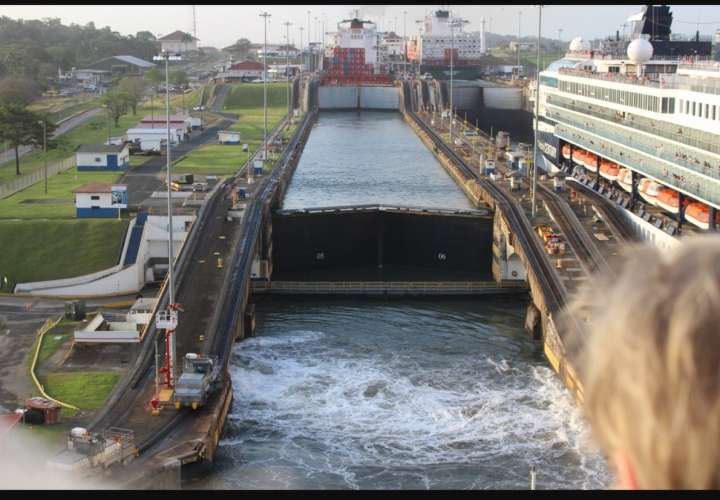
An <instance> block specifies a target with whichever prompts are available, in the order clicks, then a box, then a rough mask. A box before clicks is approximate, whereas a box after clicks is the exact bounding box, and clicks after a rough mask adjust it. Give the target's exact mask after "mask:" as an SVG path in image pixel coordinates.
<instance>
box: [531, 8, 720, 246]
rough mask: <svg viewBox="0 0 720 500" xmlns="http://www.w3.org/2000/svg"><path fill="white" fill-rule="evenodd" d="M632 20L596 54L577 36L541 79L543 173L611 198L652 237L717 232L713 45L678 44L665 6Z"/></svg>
mask: <svg viewBox="0 0 720 500" xmlns="http://www.w3.org/2000/svg"><path fill="white" fill-rule="evenodd" d="M628 21H629V23H630V32H629V33H628V34H627V35H626V36H624V37H620V34H619V33H616V35H615V36H614V37H610V38H608V40H605V41H604V42H603V43H602V44H601V45H600V46H599V47H597V48H593V47H591V45H590V43H588V42H587V41H585V40H583V39H582V38H575V39H574V40H573V41H572V42H571V43H570V46H569V50H568V52H567V53H566V55H565V57H563V58H562V59H560V60H558V61H555V62H553V63H552V64H550V65H549V66H548V67H547V69H546V70H544V71H541V72H540V75H539V77H540V91H539V94H540V97H539V99H540V102H539V113H538V114H539V120H538V127H537V128H538V148H539V150H540V151H541V152H542V155H541V157H540V158H539V160H538V163H539V165H538V166H539V167H540V168H543V169H544V170H546V171H550V172H552V171H558V170H560V171H563V172H564V173H566V174H569V175H572V176H573V177H575V178H576V179H577V180H580V181H582V182H584V183H585V184H587V185H589V186H591V187H593V188H594V189H596V190H598V191H600V192H601V193H603V194H605V195H606V196H609V197H611V198H612V199H613V200H615V201H616V202H617V203H618V204H620V205H621V206H622V207H624V208H626V209H627V214H628V216H629V217H630V218H631V219H632V220H633V222H634V223H635V224H636V227H637V228H638V229H639V230H640V232H641V234H642V236H643V237H644V238H646V239H648V240H652V241H656V242H658V243H662V242H667V241H668V238H670V239H673V240H674V237H675V236H677V235H679V234H683V233H689V232H692V231H707V230H715V229H716V227H717V225H718V224H720V214H719V213H718V208H720V64H718V63H716V62H713V61H711V57H710V56H711V42H710V41H702V40H700V37H699V34H696V36H695V37H694V38H693V39H691V40H677V39H676V37H671V32H670V25H671V23H672V13H671V12H670V9H669V7H668V6H666V5H660V6H652V5H648V6H645V7H644V8H643V10H642V11H641V12H640V13H638V14H636V15H635V16H632V17H631V18H630V19H628ZM533 87H534V86H533ZM534 97H535V96H532V97H531V99H534ZM543 163H544V165H543Z"/></svg>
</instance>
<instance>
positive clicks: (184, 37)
mask: <svg viewBox="0 0 720 500" xmlns="http://www.w3.org/2000/svg"><path fill="white" fill-rule="evenodd" d="M198 40H199V39H198V38H195V37H194V36H192V35H191V34H190V33H185V32H184V31H180V30H176V31H173V32H172V33H170V34H169V35H165V36H163V37H160V38H158V41H160V42H186V41H195V42H197V41H198Z"/></svg>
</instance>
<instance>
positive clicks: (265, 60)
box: [260, 12, 271, 165]
mask: <svg viewBox="0 0 720 500" xmlns="http://www.w3.org/2000/svg"><path fill="white" fill-rule="evenodd" d="M260 17H262V18H263V20H264V21H265V42H264V44H263V116H264V124H265V134H264V141H263V142H264V143H265V144H264V146H265V147H264V152H265V154H264V156H263V165H265V162H266V161H267V159H268V143H267V139H268V138H267V18H268V17H271V14H268V13H267V12H263V13H262V14H260Z"/></svg>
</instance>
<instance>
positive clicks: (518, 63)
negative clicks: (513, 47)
mask: <svg viewBox="0 0 720 500" xmlns="http://www.w3.org/2000/svg"><path fill="white" fill-rule="evenodd" d="M521 16H522V11H518V39H517V56H518V62H517V65H518V80H519V79H520V68H519V66H520V18H521Z"/></svg>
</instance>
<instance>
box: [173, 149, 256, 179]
mask: <svg viewBox="0 0 720 500" xmlns="http://www.w3.org/2000/svg"><path fill="white" fill-rule="evenodd" d="M245 161H247V153H246V152H244V151H243V150H242V147H241V146H240V145H230V144H210V145H208V146H205V147H202V148H200V149H197V150H195V151H194V152H192V153H191V154H189V155H187V156H185V157H184V158H181V159H180V160H179V161H178V162H177V163H175V166H174V167H173V168H174V170H175V172H177V173H183V174H200V175H210V174H214V175H232V174H234V173H235V172H237V171H238V170H239V169H240V167H242V165H243V164H244V163H245Z"/></svg>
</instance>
